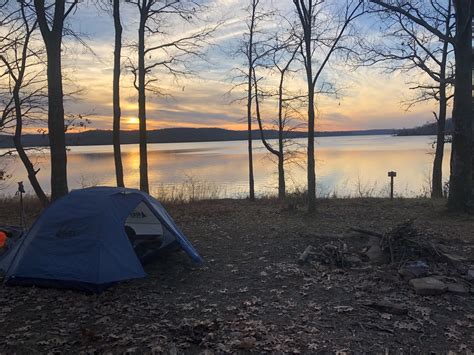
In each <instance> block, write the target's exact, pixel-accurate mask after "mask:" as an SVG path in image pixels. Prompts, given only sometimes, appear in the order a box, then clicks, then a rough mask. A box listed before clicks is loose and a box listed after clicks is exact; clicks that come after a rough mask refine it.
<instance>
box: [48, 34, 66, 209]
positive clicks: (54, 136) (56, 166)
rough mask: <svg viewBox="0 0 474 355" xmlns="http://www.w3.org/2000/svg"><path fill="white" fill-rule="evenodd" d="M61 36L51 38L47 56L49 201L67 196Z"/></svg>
mask: <svg viewBox="0 0 474 355" xmlns="http://www.w3.org/2000/svg"><path fill="white" fill-rule="evenodd" d="M61 37H62V34H61V35H55V36H51V38H50V43H47V44H46V51H47V55H48V135H49V144H50V149H51V200H52V201H55V200H57V199H58V198H60V197H62V196H65V195H67V193H68V185H67V154H66V136H65V126H64V102H63V79H62V73H61Z"/></svg>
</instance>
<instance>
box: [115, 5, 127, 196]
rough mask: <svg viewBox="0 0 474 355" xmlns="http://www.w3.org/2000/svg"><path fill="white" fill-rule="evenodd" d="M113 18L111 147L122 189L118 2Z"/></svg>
mask: <svg viewBox="0 0 474 355" xmlns="http://www.w3.org/2000/svg"><path fill="white" fill-rule="evenodd" d="M113 1H114V3H113V17H114V28H115V50H114V78H113V106H114V108H113V110H114V119H113V146H114V161H115V176H116V180H117V186H119V187H124V186H125V184H124V181H123V165H122V152H121V147H120V118H121V111H120V62H121V52H122V23H121V21H120V0H113Z"/></svg>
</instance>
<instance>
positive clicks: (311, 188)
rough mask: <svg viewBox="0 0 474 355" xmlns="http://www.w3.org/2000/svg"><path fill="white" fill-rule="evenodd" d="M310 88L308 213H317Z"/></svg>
mask: <svg viewBox="0 0 474 355" xmlns="http://www.w3.org/2000/svg"><path fill="white" fill-rule="evenodd" d="M310 83H311V85H310V86H308V89H309V90H308V212H310V213H312V212H314V211H316V164H315V159H314V121H315V111H314V86H313V85H312V82H311V81H310Z"/></svg>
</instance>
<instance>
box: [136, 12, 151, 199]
mask: <svg viewBox="0 0 474 355" xmlns="http://www.w3.org/2000/svg"><path fill="white" fill-rule="evenodd" d="M143 11H146V9H144V10H142V13H141V19H140V26H139V29H138V119H139V130H140V134H139V137H140V190H141V191H144V192H146V193H148V192H149V185H148V152H147V131H146V96H145V19H146V14H144V13H143Z"/></svg>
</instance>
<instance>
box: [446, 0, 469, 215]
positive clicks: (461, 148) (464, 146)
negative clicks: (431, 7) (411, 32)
mask: <svg viewBox="0 0 474 355" xmlns="http://www.w3.org/2000/svg"><path fill="white" fill-rule="evenodd" d="M469 2H470V4H469V3H467V2H466V1H461V0H457V1H455V5H456V7H457V9H456V41H455V57H456V74H455V75H456V77H455V91H454V107H453V123H454V131H453V143H452V154H451V176H450V188H449V199H448V208H449V209H450V210H453V211H459V212H460V211H467V210H469V207H470V203H471V198H472V191H471V190H472V186H471V183H472V148H473V145H472V135H473V131H472V129H473V124H472V120H473V117H472V107H471V105H472V76H471V75H472V74H471V68H472V44H471V40H472V27H471V23H472V8H473V6H474V0H470V1H469Z"/></svg>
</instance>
